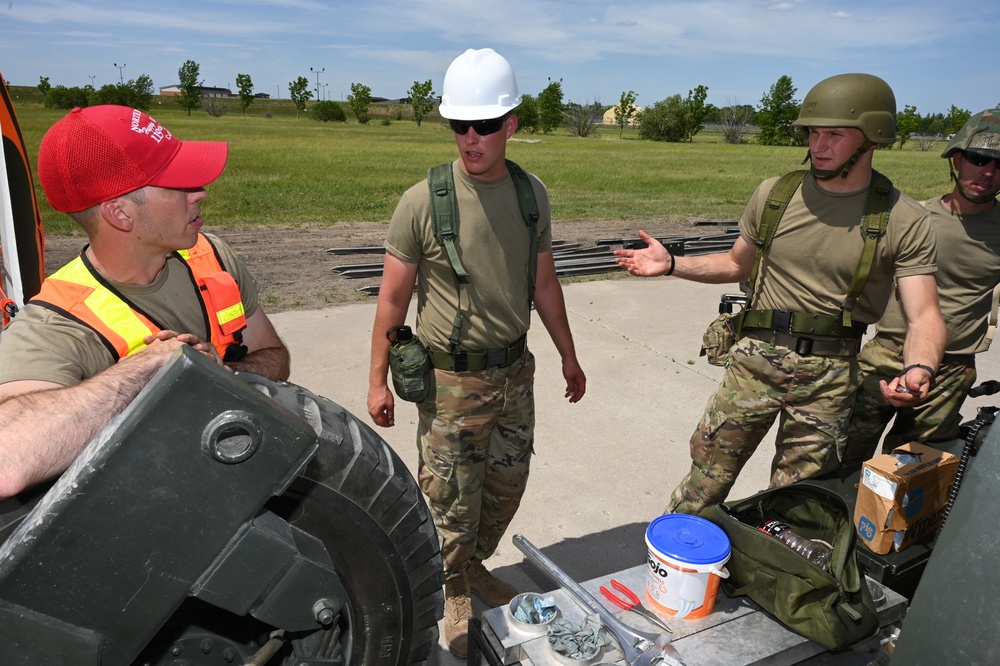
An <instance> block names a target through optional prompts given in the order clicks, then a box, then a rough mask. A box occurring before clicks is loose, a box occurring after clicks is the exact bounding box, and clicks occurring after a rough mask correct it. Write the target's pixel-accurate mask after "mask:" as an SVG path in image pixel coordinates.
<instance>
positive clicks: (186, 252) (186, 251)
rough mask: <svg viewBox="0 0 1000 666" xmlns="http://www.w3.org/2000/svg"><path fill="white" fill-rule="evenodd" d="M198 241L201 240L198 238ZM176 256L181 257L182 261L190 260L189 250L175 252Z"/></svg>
mask: <svg viewBox="0 0 1000 666" xmlns="http://www.w3.org/2000/svg"><path fill="white" fill-rule="evenodd" d="M198 240H199V241H200V240H201V239H200V238H199V239H198ZM177 254H179V255H181V257H182V258H183V259H184V261H187V260H188V259H190V258H191V250H177Z"/></svg>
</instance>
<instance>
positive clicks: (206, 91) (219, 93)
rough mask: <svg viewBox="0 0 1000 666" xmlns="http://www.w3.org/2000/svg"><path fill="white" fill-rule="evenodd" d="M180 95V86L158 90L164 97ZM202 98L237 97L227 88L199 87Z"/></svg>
mask: <svg viewBox="0 0 1000 666" xmlns="http://www.w3.org/2000/svg"><path fill="white" fill-rule="evenodd" d="M180 94H181V86H180V84H177V85H174V86H164V87H162V88H160V95H162V96H164V97H176V96H178V95H180ZM201 96H202V97H238V96H239V95H234V94H233V91H232V90H230V89H229V88H209V87H206V86H202V87H201Z"/></svg>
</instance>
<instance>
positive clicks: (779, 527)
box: [757, 520, 833, 571]
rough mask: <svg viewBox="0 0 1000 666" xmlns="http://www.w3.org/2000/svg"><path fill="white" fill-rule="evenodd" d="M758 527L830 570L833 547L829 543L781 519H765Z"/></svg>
mask: <svg viewBox="0 0 1000 666" xmlns="http://www.w3.org/2000/svg"><path fill="white" fill-rule="evenodd" d="M757 529H759V530H760V531H761V532H764V533H765V534H770V535H771V536H773V537H774V538H776V539H777V540H778V541H780V542H781V543H783V544H785V545H786V546H788V547H789V548H791V549H792V550H794V551H795V552H796V553H798V554H799V555H801V556H802V557H804V558H806V559H807V560H809V561H810V562H812V563H813V564H815V565H816V566H817V567H819V568H820V569H823V570H824V571H829V570H830V558H831V557H832V556H833V548H831V547H830V546H829V545H828V544H826V543H824V542H822V541H814V540H812V539H807V538H805V537H804V536H802V535H801V534H799V533H798V532H796V531H794V530H793V529H792V528H790V527H789V526H788V525H786V524H784V523H783V522H781V521H780V520H765V521H764V524H763V525H761V526H760V527H758V528H757Z"/></svg>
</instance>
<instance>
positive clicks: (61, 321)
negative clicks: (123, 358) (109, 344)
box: [0, 303, 114, 386]
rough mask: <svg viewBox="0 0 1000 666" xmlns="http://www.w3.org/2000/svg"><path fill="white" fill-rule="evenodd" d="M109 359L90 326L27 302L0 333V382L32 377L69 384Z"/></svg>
mask: <svg viewBox="0 0 1000 666" xmlns="http://www.w3.org/2000/svg"><path fill="white" fill-rule="evenodd" d="M113 363H114V359H113V358H112V356H111V354H110V352H108V350H107V349H106V348H105V347H104V345H103V344H102V343H101V341H100V339H99V338H98V337H97V335H96V334H95V333H94V332H93V331H92V330H90V329H89V328H87V327H85V326H82V325H80V324H77V323H76V322H74V321H72V320H69V319H67V318H65V317H63V316H62V315H60V314H58V313H56V312H53V311H51V310H49V309H48V308H43V307H40V306H37V305H32V304H31V303H29V304H27V305H25V306H24V308H22V309H21V311H20V312H18V313H17V316H16V317H14V320H13V321H12V322H11V323H10V325H9V326H8V327H7V328H6V329H4V332H3V334H2V335H0V384H3V383H7V382H13V381H21V380H34V381H45V382H53V383H55V384H61V385H63V386H71V385H74V384H78V383H80V382H81V381H83V380H84V379H86V378H88V377H91V376H93V375H95V374H97V373H99V372H101V371H103V370H105V369H107V368H109V367H110V366H111V365H112V364H113Z"/></svg>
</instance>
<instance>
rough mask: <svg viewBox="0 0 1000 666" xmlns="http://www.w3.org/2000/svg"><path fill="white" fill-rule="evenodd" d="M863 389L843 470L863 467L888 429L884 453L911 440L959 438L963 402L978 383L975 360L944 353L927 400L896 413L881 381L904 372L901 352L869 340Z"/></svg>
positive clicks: (860, 358) (862, 371)
mask: <svg viewBox="0 0 1000 666" xmlns="http://www.w3.org/2000/svg"><path fill="white" fill-rule="evenodd" d="M858 363H859V372H860V377H861V387H860V388H859V389H858V395H857V398H856V400H855V403H854V413H853V414H852V415H851V425H850V428H849V429H848V436H847V449H846V450H845V451H844V455H843V456H842V459H841V464H842V465H843V466H845V467H846V466H852V465H860V464H861V463H863V462H864V461H866V460H868V459H870V458H871V457H872V456H874V455H875V449H876V448H877V447H878V443H879V440H880V439H882V433H883V432H884V431H885V427H886V426H887V425H888V424H889V421H891V420H892V418H893V416H895V417H896V420H895V421H894V422H893V424H892V428H891V429H890V430H889V432H888V433H887V434H886V436H885V440H884V441H883V443H882V451H883V452H888V451H892V450H893V449H894V448H896V447H897V446H900V445H902V444H906V443H907V442H914V441H918V442H944V441H948V440H951V439H955V438H956V437H958V436H959V425H961V423H962V414H961V409H962V403H964V402H965V398H966V396H967V395H968V394H969V389H971V388H972V386H973V385H974V384H975V383H976V357H975V356H974V355H973V354H961V355H954V356H951V355H948V354H946V355H945V359H944V362H943V363H942V364H941V366H940V367H939V368H938V374H937V376H936V377H935V378H934V388H933V389H931V391H930V393H928V395H927V400H926V401H924V402H923V403H921V404H920V405H917V406H916V407H907V408H905V409H900V410H897V409H896V408H895V407H893V406H892V405H890V404H889V403H888V402H886V401H885V398H883V397H882V393H881V391H880V390H879V380H885V381H887V382H888V381H891V380H892V379H893V378H894V377H898V376H899V375H901V374H902V373H903V354H902V352H899V351H893V350H892V349H889V348H887V347H885V346H884V345H882V344H880V342H879V340H878V339H874V340H870V341H869V342H868V343H867V344H865V346H864V349H862V350H861V354H860V355H859V356H858Z"/></svg>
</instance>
